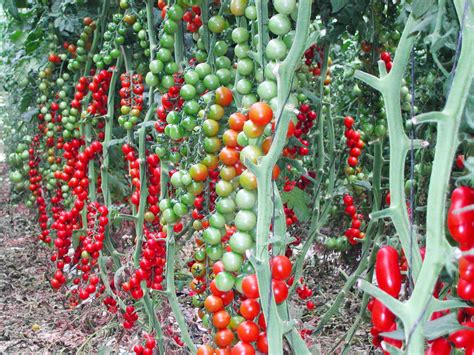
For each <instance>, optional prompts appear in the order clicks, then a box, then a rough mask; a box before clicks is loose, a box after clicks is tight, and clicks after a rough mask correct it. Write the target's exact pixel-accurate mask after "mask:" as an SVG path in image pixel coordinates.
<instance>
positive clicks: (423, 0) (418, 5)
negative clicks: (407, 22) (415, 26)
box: [411, 0, 435, 18]
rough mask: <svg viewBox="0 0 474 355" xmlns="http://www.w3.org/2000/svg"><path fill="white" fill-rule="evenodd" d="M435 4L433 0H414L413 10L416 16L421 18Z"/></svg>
mask: <svg viewBox="0 0 474 355" xmlns="http://www.w3.org/2000/svg"><path fill="white" fill-rule="evenodd" d="M434 6H435V4H434V1H433V0H417V1H414V2H413V4H412V6H411V12H412V14H413V16H414V17H415V18H420V17H421V16H423V15H424V14H425V13H426V12H427V11H428V10H429V9H431V8H433V7H434Z"/></svg>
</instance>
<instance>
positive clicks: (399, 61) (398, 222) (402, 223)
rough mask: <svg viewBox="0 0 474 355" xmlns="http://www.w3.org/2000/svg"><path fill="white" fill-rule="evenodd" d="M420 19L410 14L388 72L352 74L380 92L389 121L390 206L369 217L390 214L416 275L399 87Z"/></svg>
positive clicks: (406, 143)
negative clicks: (405, 182)
mask: <svg viewBox="0 0 474 355" xmlns="http://www.w3.org/2000/svg"><path fill="white" fill-rule="evenodd" d="M419 22H421V19H419V20H415V19H414V18H413V17H412V16H410V17H409V19H408V21H407V24H406V25H405V29H404V31H403V34H402V36H401V39H400V43H399V45H398V48H397V51H396V54H395V59H394V61H393V67H392V70H391V71H390V73H389V74H387V75H385V76H383V77H381V78H380V79H378V78H376V77H374V76H372V75H370V74H367V73H362V72H360V71H357V72H356V74H355V76H356V78H359V79H361V80H362V81H364V82H365V83H366V84H368V85H370V86H372V87H373V88H374V89H376V90H378V91H380V92H381V93H382V95H383V98H384V103H385V110H386V113H387V121H388V133H389V140H390V152H391V155H390V168H389V180H390V199H391V205H390V208H389V209H386V210H383V211H379V212H377V213H373V214H372V215H371V218H380V217H391V219H392V221H393V224H394V226H395V229H396V231H397V233H398V235H399V238H400V242H401V244H402V247H403V249H404V250H405V253H406V254H405V255H407V259H408V260H412V262H413V265H410V267H411V268H412V269H413V275H414V276H415V278H416V276H417V275H418V273H419V270H420V268H421V257H420V252H419V247H418V244H417V243H413V253H412V251H411V248H410V247H411V243H410V226H409V219H408V211H407V206H406V196H405V184H404V175H405V174H404V166H405V160H406V155H407V153H408V151H409V149H410V141H409V139H408V137H407V135H406V134H405V131H404V123H403V119H402V114H401V107H400V87H401V83H402V79H403V76H404V72H405V68H406V66H407V63H408V59H409V56H410V52H411V48H412V47H413V45H414V42H415V36H413V35H412V31H413V29H414V28H415V27H416V26H417V25H418V24H419ZM382 74H383V73H382ZM410 256H411V257H410Z"/></svg>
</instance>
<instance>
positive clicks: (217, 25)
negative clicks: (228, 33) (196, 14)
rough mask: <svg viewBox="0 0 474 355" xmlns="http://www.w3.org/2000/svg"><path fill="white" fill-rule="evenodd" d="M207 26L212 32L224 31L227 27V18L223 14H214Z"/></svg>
mask: <svg viewBox="0 0 474 355" xmlns="http://www.w3.org/2000/svg"><path fill="white" fill-rule="evenodd" d="M207 27H208V28H209V31H211V32H212V33H222V32H223V31H224V28H225V19H224V17H223V16H221V15H216V16H212V17H211V18H210V19H209V21H208V23H207Z"/></svg>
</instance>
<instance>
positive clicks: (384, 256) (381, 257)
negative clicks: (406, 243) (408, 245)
mask: <svg viewBox="0 0 474 355" xmlns="http://www.w3.org/2000/svg"><path fill="white" fill-rule="evenodd" d="M375 276H376V278H377V284H378V285H379V287H380V289H382V290H383V291H385V292H387V293H388V294H389V295H391V296H392V297H398V294H399V293H400V288H401V286H402V276H401V273H400V266H399V265H398V252H397V250H396V249H395V248H393V247H391V246H384V247H382V248H380V250H379V251H378V252H377V257H376V260H375Z"/></svg>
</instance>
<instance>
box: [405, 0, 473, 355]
mask: <svg viewBox="0 0 474 355" xmlns="http://www.w3.org/2000/svg"><path fill="white" fill-rule="evenodd" d="M462 4H463V1H460V0H457V1H455V5H456V10H457V12H458V18H459V22H460V23H461V22H462V18H463V11H462V10H463V6H462ZM473 25H474V9H469V8H468V13H467V14H466V23H465V26H464V29H463V31H462V39H463V41H462V49H461V55H460V56H459V61H458V66H457V70H456V74H455V76H454V79H453V82H452V86H451V91H450V93H449V96H448V98H447V101H446V105H445V107H444V110H443V111H442V113H440V114H439V116H438V119H439V120H438V132H442V139H438V140H437V142H436V147H435V155H434V160H433V168H432V173H431V178H430V187H429V190H428V210H427V214H426V225H427V231H426V254H425V261H424V263H423V266H422V268H421V272H420V276H419V277H418V279H417V280H416V281H417V283H416V285H415V288H414V290H413V294H412V297H411V298H410V300H409V301H408V302H407V304H406V307H407V308H408V309H410V310H418V311H416V312H408V313H409V314H410V315H411V317H410V319H409V320H408V321H407V322H406V324H405V322H404V324H405V334H406V336H407V351H408V349H410V351H411V352H422V351H423V346H424V336H423V324H422V322H421V321H420V320H419V319H420V318H423V319H425V320H426V319H429V316H430V314H429V312H426V313H427V314H424V315H423V314H422V313H421V312H422V310H424V309H425V307H426V305H427V304H428V302H430V300H431V298H432V292H433V289H434V286H435V284H436V282H437V280H438V277H439V274H440V272H441V270H442V268H443V266H444V261H445V257H446V253H447V252H448V250H449V244H448V242H447V240H446V235H445V220H446V215H445V211H446V195H447V192H448V185H449V178H450V173H451V163H452V161H453V160H454V155H455V153H456V149H457V146H458V145H459V140H458V130H459V126H460V124H461V119H462V115H463V113H464V107H465V105H466V101H467V97H468V95H469V88H470V86H471V81H472V76H473V74H474V70H473V67H472V60H471V59H472V58H471V56H472V53H473V51H474V32H472V30H471V28H472V26H473ZM446 115H447V117H446ZM438 137H440V135H438ZM420 313H421V314H420Z"/></svg>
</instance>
